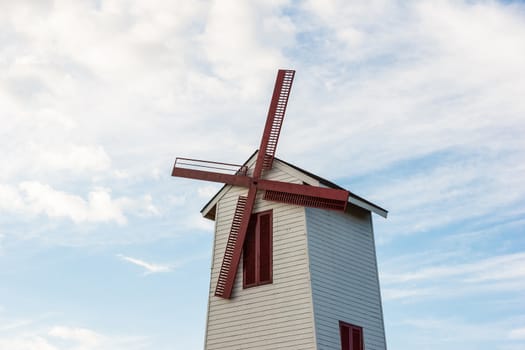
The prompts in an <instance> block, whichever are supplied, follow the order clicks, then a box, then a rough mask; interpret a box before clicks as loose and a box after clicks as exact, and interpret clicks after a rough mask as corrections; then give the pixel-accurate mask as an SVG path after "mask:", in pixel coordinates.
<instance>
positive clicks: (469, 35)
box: [0, 0, 525, 350]
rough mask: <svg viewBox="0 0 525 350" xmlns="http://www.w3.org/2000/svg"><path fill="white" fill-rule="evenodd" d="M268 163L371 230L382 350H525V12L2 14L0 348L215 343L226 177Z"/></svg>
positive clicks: (421, 6)
mask: <svg viewBox="0 0 525 350" xmlns="http://www.w3.org/2000/svg"><path fill="white" fill-rule="evenodd" d="M279 68H287V69H295V70H296V71H297V72H296V76H295V81H294V86H293V89H292V92H291V96H290V101H289V105H288V110H287V115H286V118H285V121H284V125H283V129H282V132H281V138H280V143H279V146H278V149H277V156H278V157H279V158H281V159H283V160H286V161H288V162H291V163H292V164H295V165H297V166H299V167H301V168H303V169H306V170H308V171H311V172H313V173H315V174H317V175H320V176H322V177H325V178H327V179H329V180H331V181H334V182H336V183H337V184H339V185H341V186H343V187H345V188H347V189H349V190H350V191H352V192H354V193H356V194H358V195H360V196H363V197H365V198H366V199H368V200H370V201H373V202H374V203H376V204H378V205H380V206H381V207H384V208H386V209H388V210H389V217H388V218H387V219H386V220H385V219H383V218H381V217H379V216H374V227H375V235H376V243H377V258H378V267H379V275H380V283H381V289H382V297H383V310H384V317H385V327H386V337H387V345H388V349H390V350H396V349H403V350H415V349H425V350H434V349H443V348H446V349H449V350H460V349H461V350H470V349H472V350H483V349H502V350H518V349H520V350H521V349H524V348H525V235H524V234H525V181H523V174H524V173H525V137H523V135H524V134H525V98H524V92H525V3H523V2H519V1H472V0H470V1H461V0H457V1H427V0H422V1H381V0H378V1H375V0H371V1H343V0H334V1H327V0H302V1H299V0H271V1H268V0H266V1H263V0H254V1H250V2H247V1H233V0H222V1H210V0H195V1H182V0H180V1H160V0H150V1H138V0H136V1H134V0H126V1H124V0H93V1H61V0H56V1H52V0H48V1H45V0H42V1H24V0H20V1H8V0H0V77H1V79H0V122H1V127H0V136H1V137H0V156H1V158H0V159H1V164H2V167H1V171H0V280H1V281H2V282H1V283H0V349H9V350H65V349H68V350H69V349H72V350H90V349H97V350H99V349H101V350H106V349H111V350H120V349H126V350H138V349H157V350H165V349H183V350H193V349H202V347H203V343H204V332H205V323H206V307H207V294H208V288H209V273H210V259H211V249H212V242H213V222H211V221H209V220H206V219H204V218H202V217H201V216H200V212H199V211H200V209H201V208H202V206H203V205H204V204H205V203H207V201H208V200H209V199H210V197H211V196H212V195H213V194H214V193H215V192H216V190H217V189H218V188H220V185H218V184H210V183H206V182H199V181H190V180H187V179H179V178H173V177H171V176H170V173H171V167H172V166H173V161H174V159H175V157H177V156H182V157H191V158H197V159H207V160H215V161H224V162H230V163H243V162H244V161H245V160H246V159H247V158H248V157H249V156H250V155H251V154H252V152H253V151H254V150H255V149H256V148H257V147H258V145H259V140H260V136H261V133H262V128H263V125H264V121H265V117H266V113H267V109H268V104H269V101H270V97H271V92H272V88H273V84H274V81H275V75H276V72H277V69H279Z"/></svg>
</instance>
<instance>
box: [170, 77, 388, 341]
mask: <svg viewBox="0 0 525 350" xmlns="http://www.w3.org/2000/svg"><path fill="white" fill-rule="evenodd" d="M294 74H295V71H293V70H279V72H278V74H277V80H276V83H275V88H274V92H273V96H272V100H271V103H270V108H269V111H268V117H267V120H266V125H265V128H264V132H263V137H262V140H261V145H260V147H259V150H258V151H256V152H255V153H254V154H253V155H252V156H251V157H250V158H249V159H248V160H247V161H246V162H245V164H244V165H235V164H228V163H218V162H209V161H201V160H194V159H188V158H177V159H176V161H175V165H174V167H173V172H172V175H173V176H178V177H185V178H192V179H199V180H206V181H214V182H221V183H224V184H225V185H224V186H223V188H222V189H221V190H220V191H219V192H218V193H217V194H216V195H215V196H214V197H213V198H212V199H211V200H210V201H209V202H208V203H207V204H206V206H205V207H204V208H203V209H202V211H201V213H202V215H203V216H204V217H206V218H208V219H211V220H214V221H215V240H214V246H213V258H212V267H211V283H210V295H209V302H208V320H207V329H206V342H205V349H206V350H212V349H214V350H215V349H217V350H219V349H224V350H240V349H243V350H246V349H258V350H260V349H268V350H269V349H297V350H299V349H300V350H305V349H318V350H321V349H323V350H336V349H337V350H363V349H366V350H385V349H386V342H385V332H384V325H383V312H382V306H381V295H380V290H379V281H378V275H377V264H376V253H375V244H374V234H373V227H372V213H375V214H378V215H380V216H383V217H386V215H387V211H386V210H384V209H382V208H380V207H379V206H377V205H375V204H373V203H371V202H369V201H367V200H365V199H363V198H361V197H359V196H356V195H355V194H353V193H351V192H349V191H347V190H345V189H343V188H341V187H339V186H337V185H335V184H333V183H331V182H329V181H327V180H325V179H323V178H321V177H319V176H316V175H314V174H312V173H309V172H307V171H305V170H303V169H300V168H298V167H296V166H294V165H292V164H290V163H287V162H285V161H283V160H280V159H278V158H276V157H275V149H276V146H277V141H278V139H279V134H280V130H281V125H282V122H283V118H284V114H285V111H286V105H287V103H288V97H289V94H290V89H291V86H292V82H293V78H294Z"/></svg>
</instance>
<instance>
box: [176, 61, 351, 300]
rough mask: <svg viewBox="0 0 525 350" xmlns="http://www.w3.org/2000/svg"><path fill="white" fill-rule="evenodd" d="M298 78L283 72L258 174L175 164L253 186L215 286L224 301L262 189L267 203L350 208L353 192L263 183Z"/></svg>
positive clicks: (239, 210) (192, 173)
mask: <svg viewBox="0 0 525 350" xmlns="http://www.w3.org/2000/svg"><path fill="white" fill-rule="evenodd" d="M294 75H295V71H293V70H279V72H278V73H277V79H276V81H275V87H274V90H273V95H272V100H271V103H270V108H269V110H268V116H267V118H266V124H265V127H264V132H263V136H262V139H261V145H260V147H259V151H258V154H257V159H256V161H255V166H254V171H253V175H252V176H248V175H247V171H248V169H247V167H246V166H239V165H235V164H229V163H219V162H209V161H201V160H193V159H188V158H177V159H176V160H175V165H174V167H173V172H172V175H173V176H178V177H185V178H191V179H198V180H205V181H213V182H222V183H225V184H228V185H233V186H241V187H248V194H247V196H246V197H244V196H241V197H239V199H238V201H237V206H236V208H235V213H234V217H233V222H232V225H231V228H230V234H229V236H228V242H227V244H226V249H225V251H224V257H223V260H222V265H221V269H220V272H219V277H218V280H217V286H216V288H215V295H216V296H218V297H222V298H226V299H229V298H230V296H231V292H232V289H233V283H234V282H235V275H236V273H237V268H238V266H239V261H240V257H241V253H242V248H243V245H244V241H245V238H246V233H247V231H248V225H249V223H250V216H251V214H252V210H253V207H254V204H255V198H256V195H257V191H258V190H264V191H265V194H264V199H265V200H271V201H275V202H282V203H287V204H293V205H301V206H307V207H315V208H322V209H332V210H340V211H344V210H345V209H346V205H347V203H348V196H349V192H348V191H345V190H340V189H332V188H321V187H315V186H308V185H299V184H293V183H287V182H280V181H274V180H264V179H261V175H262V174H263V171H264V170H269V169H271V168H272V165H273V160H274V156H275V150H276V148H277V142H278V140H279V135H280V132H281V126H282V123H283V120H284V114H285V112H286V106H287V104H288V98H289V96H290V90H291V87H292V83H293V79H294Z"/></svg>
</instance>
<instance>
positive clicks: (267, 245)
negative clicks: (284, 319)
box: [243, 210, 273, 288]
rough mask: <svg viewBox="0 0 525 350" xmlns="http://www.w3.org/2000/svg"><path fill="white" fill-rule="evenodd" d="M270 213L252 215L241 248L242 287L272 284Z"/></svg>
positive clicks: (269, 211)
mask: <svg viewBox="0 0 525 350" xmlns="http://www.w3.org/2000/svg"><path fill="white" fill-rule="evenodd" d="M272 259H273V258H272V211H271V210H268V211H265V212H262V213H256V214H252V216H251V218H250V223H249V225H248V231H247V232H246V238H245V241H244V247H243V287H244V288H248V287H253V286H258V285H260V284H267V283H272Z"/></svg>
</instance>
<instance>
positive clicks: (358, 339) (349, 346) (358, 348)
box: [339, 321, 363, 350]
mask: <svg viewBox="0 0 525 350" xmlns="http://www.w3.org/2000/svg"><path fill="white" fill-rule="evenodd" d="M339 332H340V333H341V350H363V328H362V327H359V326H355V325H353V324H349V323H346V322H343V321H339Z"/></svg>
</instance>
